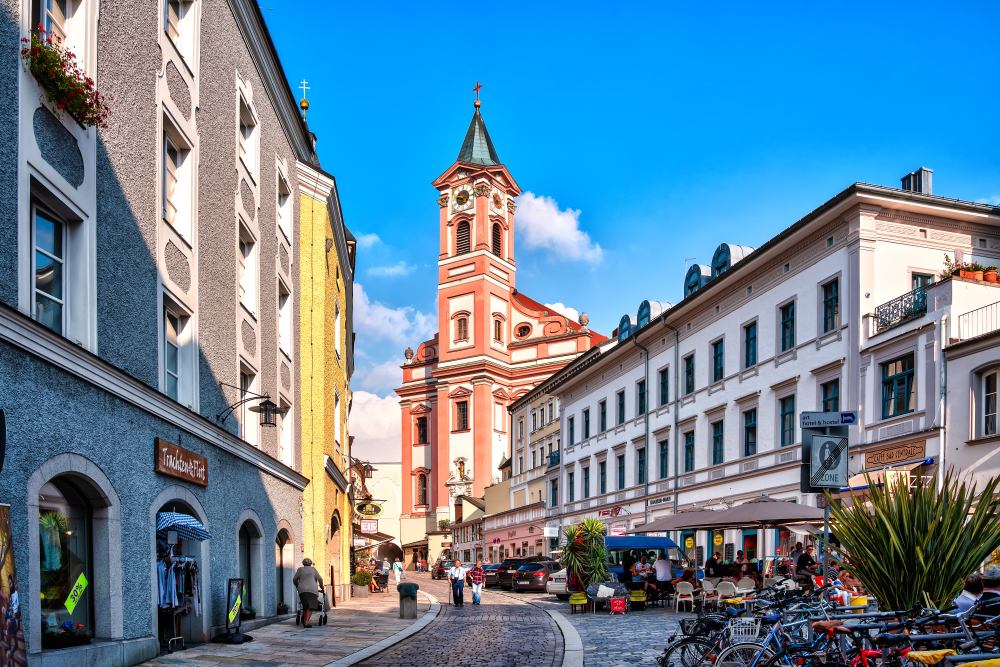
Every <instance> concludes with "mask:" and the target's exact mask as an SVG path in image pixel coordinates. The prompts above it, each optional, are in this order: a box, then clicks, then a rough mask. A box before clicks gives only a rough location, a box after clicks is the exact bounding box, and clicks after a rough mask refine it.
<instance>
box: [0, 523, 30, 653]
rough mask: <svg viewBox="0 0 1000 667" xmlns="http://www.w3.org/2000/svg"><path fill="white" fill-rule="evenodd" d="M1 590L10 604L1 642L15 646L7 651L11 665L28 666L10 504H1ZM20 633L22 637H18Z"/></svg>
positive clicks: (6, 612)
mask: <svg viewBox="0 0 1000 667" xmlns="http://www.w3.org/2000/svg"><path fill="white" fill-rule="evenodd" d="M0 592H2V593H3V594H4V595H6V596H7V600H8V606H7V609H6V610H4V614H3V622H2V623H0V644H2V645H3V646H8V647H20V648H15V649H14V650H13V652H10V653H7V654H6V655H7V658H8V660H10V662H9V663H8V664H10V665H11V667H28V657H27V655H26V654H25V652H24V648H23V646H24V632H25V628H24V626H23V625H22V624H21V603H20V598H19V597H18V594H17V572H16V570H15V568H14V540H13V539H12V536H11V532H10V505H0ZM18 634H21V638H20V639H18Z"/></svg>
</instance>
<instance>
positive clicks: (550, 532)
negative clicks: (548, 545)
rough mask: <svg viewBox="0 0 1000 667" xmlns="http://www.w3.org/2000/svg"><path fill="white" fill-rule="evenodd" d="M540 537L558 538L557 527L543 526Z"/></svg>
mask: <svg viewBox="0 0 1000 667" xmlns="http://www.w3.org/2000/svg"><path fill="white" fill-rule="evenodd" d="M542 537H548V538H553V537H559V526H545V527H544V528H542Z"/></svg>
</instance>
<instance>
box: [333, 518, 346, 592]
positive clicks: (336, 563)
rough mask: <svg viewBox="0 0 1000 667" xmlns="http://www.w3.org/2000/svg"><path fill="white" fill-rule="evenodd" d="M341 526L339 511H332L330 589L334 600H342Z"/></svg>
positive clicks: (342, 561)
mask: <svg viewBox="0 0 1000 667" xmlns="http://www.w3.org/2000/svg"><path fill="white" fill-rule="evenodd" d="M341 525H342V522H341V519H340V510H333V516H332V517H330V587H331V588H332V589H333V597H334V599H335V600H342V599H343V594H342V593H343V587H342V586H341V583H340V577H343V571H344V570H343V568H344V559H343V551H344V548H343V545H342V544H341V542H343V537H344V536H343V534H342V533H341V530H340V529H341Z"/></svg>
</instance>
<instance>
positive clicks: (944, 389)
mask: <svg viewBox="0 0 1000 667" xmlns="http://www.w3.org/2000/svg"><path fill="white" fill-rule="evenodd" d="M947 335H948V316H947V315H942V316H941V321H940V322H939V323H938V341H939V346H940V348H941V357H940V360H939V361H938V363H939V364H940V366H941V380H940V384H941V396H940V397H939V398H938V411H939V413H940V415H941V416H940V418H939V419H940V421H939V422H938V442H940V443H941V444H940V446H941V465H940V468H941V469H942V470H944V471H945V472H947V471H948V469H947V468H946V467H945V459H946V458H947V451H948V446H947V443H946V441H945V436H946V434H947V426H946V425H945V407H946V405H947V401H948V369H947V366H946V365H945V351H944V343H945V336H947ZM943 486H944V476H943V475H942V474H941V471H940V470H939V471H938V475H937V488H938V491H941V489H942V488H943Z"/></svg>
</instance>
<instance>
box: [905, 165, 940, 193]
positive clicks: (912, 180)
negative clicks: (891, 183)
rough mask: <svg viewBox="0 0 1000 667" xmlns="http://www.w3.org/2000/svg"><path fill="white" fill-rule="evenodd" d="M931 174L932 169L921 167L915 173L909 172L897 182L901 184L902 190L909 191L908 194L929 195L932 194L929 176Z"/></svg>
mask: <svg viewBox="0 0 1000 667" xmlns="http://www.w3.org/2000/svg"><path fill="white" fill-rule="evenodd" d="M933 173H934V170H933V169H928V168H927V167H921V168H920V169H917V170H916V171H911V172H910V173H909V174H907V175H906V176H903V178H901V179H899V180H900V181H902V182H903V189H904V190H909V191H910V192H922V193H924V194H925V195H929V194H933V193H932V192H931V175H932V174H933Z"/></svg>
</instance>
